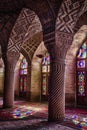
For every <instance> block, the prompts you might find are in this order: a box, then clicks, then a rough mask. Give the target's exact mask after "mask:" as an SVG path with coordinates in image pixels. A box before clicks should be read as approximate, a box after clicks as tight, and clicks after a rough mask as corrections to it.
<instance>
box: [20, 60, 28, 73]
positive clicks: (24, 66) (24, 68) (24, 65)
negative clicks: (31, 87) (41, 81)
mask: <svg viewBox="0 0 87 130" xmlns="http://www.w3.org/2000/svg"><path fill="white" fill-rule="evenodd" d="M20 67H21V68H20V75H27V67H28V63H27V60H26V59H25V58H24V59H23V60H22V63H21V66H20Z"/></svg>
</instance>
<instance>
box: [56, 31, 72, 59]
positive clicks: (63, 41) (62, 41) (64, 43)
mask: <svg viewBox="0 0 87 130" xmlns="http://www.w3.org/2000/svg"><path fill="white" fill-rule="evenodd" d="M73 36H74V34H72V33H71V34H69V33H65V32H60V31H56V46H57V49H58V50H59V52H58V51H57V54H56V55H57V57H61V58H64V57H65V56H66V53H67V50H68V49H69V47H70V45H71V44H72V40H73Z"/></svg>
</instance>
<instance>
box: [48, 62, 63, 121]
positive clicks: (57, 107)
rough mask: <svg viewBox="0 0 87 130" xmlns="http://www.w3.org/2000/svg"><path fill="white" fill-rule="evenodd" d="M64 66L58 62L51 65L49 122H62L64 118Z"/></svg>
mask: <svg viewBox="0 0 87 130" xmlns="http://www.w3.org/2000/svg"><path fill="white" fill-rule="evenodd" d="M64 68H65V66H64V64H59V62H58V61H54V62H52V63H51V70H52V71H51V77H50V82H49V109H48V114H49V120H50V121H55V120H62V119H63V118H64V113H65V110H64V106H65V101H64V99H65V97H64Z"/></svg>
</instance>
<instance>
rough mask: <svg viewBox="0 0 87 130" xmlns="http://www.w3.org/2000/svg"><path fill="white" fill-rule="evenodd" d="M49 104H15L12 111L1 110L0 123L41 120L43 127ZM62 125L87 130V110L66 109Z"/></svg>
mask: <svg viewBox="0 0 87 130" xmlns="http://www.w3.org/2000/svg"><path fill="white" fill-rule="evenodd" d="M47 118H48V107H47V104H41V103H28V102H27V103H26V102H21V101H20V102H15V105H14V107H13V108H11V109H2V108H1V110H0V121H12V120H25V119H40V120H41V122H42V125H44V123H47ZM60 124H61V125H64V126H68V127H71V128H75V129H81V130H87V110H86V109H81V108H66V112H65V119H64V121H63V122H62V123H60Z"/></svg>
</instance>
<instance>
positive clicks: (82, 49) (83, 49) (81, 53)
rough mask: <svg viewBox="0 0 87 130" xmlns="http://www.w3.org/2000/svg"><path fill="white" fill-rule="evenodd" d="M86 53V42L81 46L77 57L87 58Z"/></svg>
mask: <svg viewBox="0 0 87 130" xmlns="http://www.w3.org/2000/svg"><path fill="white" fill-rule="evenodd" d="M86 53H87V45H86V43H84V44H83V45H82V46H81V47H80V50H79V52H78V55H77V58H79V59H83V58H86Z"/></svg>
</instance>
